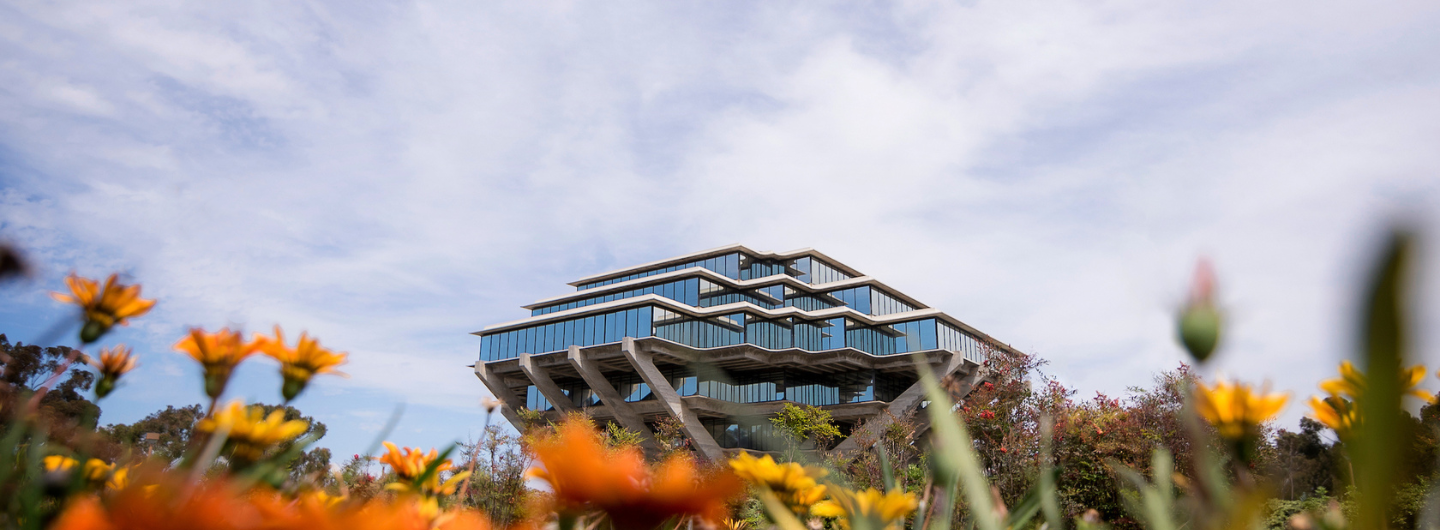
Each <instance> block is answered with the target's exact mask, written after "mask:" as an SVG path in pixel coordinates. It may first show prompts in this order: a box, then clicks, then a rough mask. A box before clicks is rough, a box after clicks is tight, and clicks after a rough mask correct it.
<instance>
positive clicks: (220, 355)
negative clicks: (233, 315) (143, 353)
mask: <svg viewBox="0 0 1440 530" xmlns="http://www.w3.org/2000/svg"><path fill="white" fill-rule="evenodd" d="M259 348H260V346H259V345H258V344H255V343H254V342H245V337H244V336H243V335H242V334H241V333H240V332H238V331H230V328H221V329H220V331H216V332H214V333H206V332H205V330H203V329H200V328H192V329H191V330H190V334H189V335H186V336H185V338H183V339H180V342H177V343H175V349H176V350H179V351H182V352H185V353H186V354H189V355H190V357H191V358H192V359H195V360H196V361H199V362H200V365H201V366H203V367H205V395H207V396H210V399H219V398H220V395H221V394H224V393H225V385H226V383H229V382H230V373H231V372H232V371H234V370H235V365H237V364H240V361H243V360H245V358H246V357H249V356H250V355H252V354H254V353H255V351H256V350H258V349H259Z"/></svg>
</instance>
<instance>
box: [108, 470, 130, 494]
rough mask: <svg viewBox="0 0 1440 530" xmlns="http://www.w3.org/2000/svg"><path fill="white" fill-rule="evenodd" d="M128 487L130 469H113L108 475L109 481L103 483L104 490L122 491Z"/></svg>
mask: <svg viewBox="0 0 1440 530" xmlns="http://www.w3.org/2000/svg"><path fill="white" fill-rule="evenodd" d="M129 485H130V468H128V467H122V468H117V469H115V472H114V473H111V474H110V480H107V481H105V489H108V490H112V491H116V490H123V489H125V487H126V486H129Z"/></svg>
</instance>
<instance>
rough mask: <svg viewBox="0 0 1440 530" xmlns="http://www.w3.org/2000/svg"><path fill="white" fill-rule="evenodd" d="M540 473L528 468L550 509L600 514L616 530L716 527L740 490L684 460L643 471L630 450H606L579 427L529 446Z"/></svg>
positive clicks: (730, 479)
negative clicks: (691, 520) (684, 520)
mask: <svg viewBox="0 0 1440 530" xmlns="http://www.w3.org/2000/svg"><path fill="white" fill-rule="evenodd" d="M532 449H533V450H534V452H535V456H536V458H537V459H538V460H539V462H540V464H541V465H542V466H543V468H539V467H537V468H531V469H530V471H529V472H527V473H526V475H527V476H529V477H534V478H539V479H542V480H544V481H545V482H547V483H549V484H550V487H551V488H552V489H553V490H554V492H555V496H554V502H555V503H556V504H557V506H555V509H556V510H558V511H560V512H562V513H572V514H574V513H577V512H582V511H584V510H586V509H587V508H595V509H599V510H602V511H604V512H605V513H606V514H608V515H609V516H610V520H611V522H612V523H613V524H614V525H615V527H616V528H617V529H620V530H640V529H645V530H649V529H651V528H655V527H657V526H659V525H660V524H661V523H663V522H665V521H667V520H669V519H671V518H674V517H684V516H699V517H701V518H702V519H704V520H705V521H708V522H711V523H717V522H719V521H720V520H721V519H722V518H724V517H725V516H726V515H727V514H728V509H727V507H726V504H727V503H728V502H729V500H730V499H731V498H732V497H734V496H735V495H736V494H738V493H740V492H741V491H742V489H743V488H744V485H743V484H741V482H740V480H739V479H737V478H736V477H735V475H733V474H731V473H728V472H720V473H717V474H714V475H709V476H702V475H701V474H700V473H699V472H698V470H697V469H696V468H695V462H694V461H693V460H691V459H690V458H689V457H688V456H683V455H679V456H672V457H671V458H669V459H668V460H666V461H664V462H662V463H661V464H659V465H658V466H657V467H656V468H654V469H653V470H652V469H648V468H647V467H646V466H645V458H644V457H643V456H642V455H641V454H640V451H639V450H637V449H635V448H622V449H615V450H610V449H607V448H606V447H605V444H604V441H603V440H601V437H600V434H599V433H598V432H596V431H595V429H593V428H591V427H590V426H589V425H587V424H586V423H584V422H579V421H570V422H566V423H563V424H561V425H560V426H559V427H556V432H554V433H552V434H550V435H548V436H543V437H541V438H539V439H537V440H536V441H535V442H534V444H533V445H532Z"/></svg>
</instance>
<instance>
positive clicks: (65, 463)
mask: <svg viewBox="0 0 1440 530" xmlns="http://www.w3.org/2000/svg"><path fill="white" fill-rule="evenodd" d="M79 463H80V461H78V460H75V459H74V458H70V457H68V456H64V455H50V456H47V457H45V458H44V459H42V460H40V464H41V466H43V467H44V468H45V472H46V473H54V472H56V471H69V470H71V469H74V468H75V464H79Z"/></svg>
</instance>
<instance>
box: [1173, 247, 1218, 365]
mask: <svg viewBox="0 0 1440 530" xmlns="http://www.w3.org/2000/svg"><path fill="white" fill-rule="evenodd" d="M1221 321H1222V318H1221V315H1220V310H1219V309H1216V307H1215V272H1214V270H1213V269H1211V267H1210V262H1209V261H1206V260H1203V259H1202V260H1200V263H1199V264H1197V265H1196V266H1195V280H1194V282H1193V283H1191V285H1190V299H1189V300H1187V301H1186V302H1185V307H1184V308H1183V309H1181V311H1180V321H1179V332H1180V343H1181V344H1184V345H1185V349H1186V350H1188V351H1189V352H1190V356H1191V357H1194V358H1195V360H1196V361H1199V362H1202V363H1203V362H1205V361H1206V360H1208V359H1210V355H1211V354H1213V353H1215V347H1216V346H1218V345H1219V344H1220V328H1221V324H1222V322H1221Z"/></svg>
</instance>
